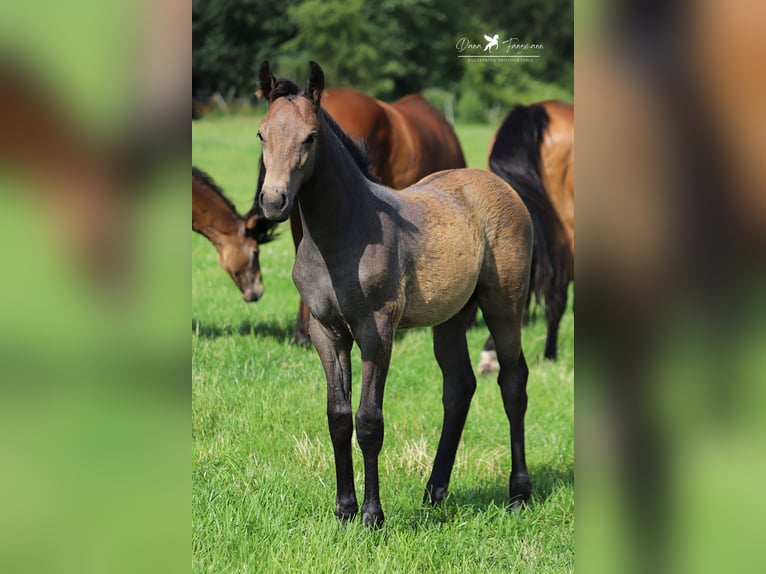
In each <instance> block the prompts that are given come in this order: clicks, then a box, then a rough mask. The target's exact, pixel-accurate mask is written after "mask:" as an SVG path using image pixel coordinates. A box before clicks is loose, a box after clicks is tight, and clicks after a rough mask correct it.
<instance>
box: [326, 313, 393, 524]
mask: <svg viewBox="0 0 766 574" xmlns="http://www.w3.org/2000/svg"><path fill="white" fill-rule="evenodd" d="M311 335H312V336H311V340H312V342H313V343H314V346H315V347H316V350H317V353H318V354H319V358H320V360H321V361H322V366H323V367H324V370H325V375H326V376H327V422H328V425H329V427H330V438H331V439H332V446H333V451H334V453H335V479H336V486H337V490H336V497H335V515H336V516H337V517H338V518H340V519H341V520H343V521H345V520H350V519H351V518H353V517H354V516H356V514H357V512H358V511H359V505H358V504H357V500H356V491H355V489H354V471H353V465H352V460H351V435H352V433H353V418H352V414H351V360H350V352H351V346H352V344H353V339H352V337H351V334H350V333H348V332H347V331H345V330H343V331H339V330H334V329H329V328H327V327H325V326H324V325H322V324H321V323H319V322H318V321H317V320H316V319H314V318H312V319H311ZM355 335H356V339H357V342H358V344H359V348H360V350H361V351H362V390H361V396H360V400H359V408H358V409H357V412H356V436H357V441H358V442H359V447H360V449H361V450H362V456H363V457H364V502H363V504H362V521H363V523H364V525H365V526H369V527H373V528H374V527H378V526H381V525H382V524H383V510H382V509H381V505H380V485H379V480H378V455H379V454H380V449H381V447H382V446H383V389H384V386H385V382H386V374H387V373H388V365H389V362H390V360H391V345H392V342H393V325H392V324H391V322H390V320H389V321H387V320H385V319H383V318H380V317H377V318H376V317H372V318H370V319H369V320H368V321H366V322H365V324H364V325H361V326H359V327H358V329H356V331H355Z"/></svg>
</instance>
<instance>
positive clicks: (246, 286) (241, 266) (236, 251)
mask: <svg viewBox="0 0 766 574" xmlns="http://www.w3.org/2000/svg"><path fill="white" fill-rule="evenodd" d="M258 223H259V221H258V216H257V215H249V216H247V217H246V218H242V219H240V220H239V221H238V225H239V229H238V230H237V235H236V237H229V238H228V239H229V240H228V241H226V242H224V243H223V244H222V246H221V249H220V250H219V251H218V263H220V265H221V267H222V268H223V269H224V271H226V272H227V273H228V274H229V276H230V277H231V278H232V279H233V280H234V283H236V284H237V287H239V290H240V291H241V292H242V298H243V299H244V300H245V301H247V302H248V303H251V302H253V301H257V300H258V299H260V298H261V296H262V295H263V278H262V277H261V266H260V263H259V261H258V246H259V243H258V236H257V235H258V233H257V231H256V228H257V227H258Z"/></svg>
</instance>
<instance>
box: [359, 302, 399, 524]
mask: <svg viewBox="0 0 766 574" xmlns="http://www.w3.org/2000/svg"><path fill="white" fill-rule="evenodd" d="M354 335H355V338H356V341H357V343H358V344H359V349H360V351H361V352H362V392H361V397H360V399H359V408H358V409H357V411H356V438H357V441H358V442H359V448H360V449H361V450H362V456H363V458H364V503H363V504H362V522H363V523H364V525H365V526H368V527H370V528H377V527H380V526H381V525H382V524H383V509H382V508H381V505H380V483H379V479H378V455H379V454H380V449H381V447H382V446H383V391H384V388H385V383H386V375H387V374H388V366H389V363H390V361H391V347H392V344H393V335H394V326H393V321H392V320H391V319H390V318H389V317H387V316H385V315H384V314H383V313H381V314H378V315H374V316H373V317H371V318H370V319H369V320H367V321H364V323H363V324H361V325H359V326H358V327H357V329H355V333H354Z"/></svg>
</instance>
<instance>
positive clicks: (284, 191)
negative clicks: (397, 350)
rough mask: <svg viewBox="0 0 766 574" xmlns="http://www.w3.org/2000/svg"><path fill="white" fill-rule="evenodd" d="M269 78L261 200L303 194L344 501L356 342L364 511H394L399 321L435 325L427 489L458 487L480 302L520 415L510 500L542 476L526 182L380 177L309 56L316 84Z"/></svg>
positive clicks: (301, 280) (308, 272) (459, 175)
mask: <svg viewBox="0 0 766 574" xmlns="http://www.w3.org/2000/svg"><path fill="white" fill-rule="evenodd" d="M259 90H260V92H261V93H262V94H263V95H264V96H265V97H266V98H267V100H268V101H269V110H268V112H267V113H266V115H265V116H264V118H263V120H262V122H261V125H260V129H259V131H258V138H259V139H260V140H261V141H262V145H263V154H262V160H263V163H264V165H265V168H266V169H265V177H264V181H263V182H262V183H263V185H262V187H261V190H260V192H259V194H258V197H257V201H258V204H259V205H260V206H261V208H262V210H263V213H264V215H265V216H266V217H268V218H269V219H272V220H274V221H284V220H286V219H287V218H288V217H289V216H290V213H291V211H292V209H293V205H294V203H295V202H296V199H297V204H298V205H299V206H300V214H301V222H302V226H303V232H304V236H303V240H302V241H301V243H300V245H299V247H298V253H297V255H296V260H295V266H294V267H293V281H294V282H295V285H296V286H297V288H298V291H299V292H300V294H301V296H302V297H303V300H304V301H305V303H306V305H307V307H308V308H309V310H310V311H311V340H312V343H313V344H314V347H315V348H316V350H317V353H318V354H319V358H320V360H321V363H322V366H323V368H324V370H325V374H326V377H327V416H328V423H329V428H330V437H331V440H332V443H333V450H334V454H335V472H336V486H337V490H336V504H335V514H336V515H337V516H338V518H340V519H341V520H349V519H351V518H353V517H354V516H355V515H356V514H357V512H358V509H359V507H358V504H357V498H356V490H355V488H354V472H353V468H352V456H351V436H352V432H353V422H354V421H353V417H352V408H351V357H350V353H351V347H352V345H353V343H354V341H356V343H357V344H358V345H359V348H360V351H361V356H362V388H361V392H360V393H359V396H360V401H359V408H358V409H357V412H356V417H355V418H356V435H357V441H358V443H359V446H360V448H361V451H362V455H363V458H364V475H365V480H364V483H365V487H364V502H363V504H362V521H363V523H364V524H365V525H366V526H369V527H375V526H379V525H381V524H382V522H383V510H382V508H381V504H380V492H379V482H378V455H379V453H380V450H381V447H382V444H383V391H384V387H385V382H386V375H387V373H388V367H389V363H390V360H391V348H392V344H393V340H394V333H395V331H396V329H398V328H408V327H418V326H433V339H434V354H435V357H436V361H437V363H438V364H439V367H440V368H441V371H442V374H443V379H444V382H443V405H444V421H443V427H442V432H441V438H440V439H439V446H438V449H437V452H436V457H435V460H434V465H433V470H432V472H431V476H430V478H429V479H428V482H427V485H426V489H425V496H424V501H426V502H430V503H434V504H435V503H438V502H440V501H442V500H443V499H444V497H445V495H446V492H447V486H448V483H449V479H450V475H451V473H452V467H453V465H454V462H455V454H456V451H457V447H458V443H459V441H460V436H461V434H462V431H463V427H464V425H465V420H466V415H467V414H468V408H469V406H470V402H471V397H472V396H473V393H474V390H475V388H476V378H475V376H474V374H473V369H472V367H471V360H470V357H469V353H468V347H467V342H466V328H467V326H468V322H469V321H470V319H471V317H472V313H473V310H474V308H475V305H476V304H478V306H479V307H480V308H481V309H482V311H483V313H484V318H485V320H486V322H487V325H488V327H489V329H490V332H491V333H492V335H493V337H494V339H495V343H496V348H497V355H498V360H499V362H500V373H499V375H498V383H499V385H500V388H501V391H502V392H501V395H502V399H503V404H504V407H505V412H506V414H507V416H508V419H509V422H510V428H511V461H512V465H511V473H510V481H509V494H510V498H511V507H512V508H517V507H519V506H520V505H522V504H523V503H524V502H525V501H526V500H528V498H529V496H530V494H531V491H532V485H531V482H530V480H529V473H528V470H527V465H526V461H525V454H524V413H525V412H526V407H527V394H526V384H527V376H528V369H527V364H526V361H525V359H524V353H523V351H522V348H521V318H522V315H523V311H524V305H525V301H526V298H527V291H528V289H529V274H530V266H531V259H532V222H531V219H530V216H529V213H528V212H527V209H526V208H525V206H524V203H523V202H522V200H521V198H520V197H519V196H518V194H517V193H516V192H515V191H514V190H513V189H512V188H511V187H510V186H509V185H508V184H507V183H505V182H504V181H503V180H502V179H500V178H499V177H497V176H495V175H493V174H491V173H489V172H488V171H485V170H477V169H456V170H446V171H440V172H437V173H435V174H432V175H430V176H427V177H425V178H424V179H422V180H420V181H419V182H418V183H416V184H415V185H412V186H410V187H408V188H406V189H404V190H402V191H395V190H393V189H391V188H388V187H385V186H383V185H380V184H379V183H377V182H376V181H375V180H374V178H372V177H371V176H370V175H369V172H368V171H367V169H366V166H367V160H366V158H364V157H363V154H362V153H360V151H359V150H358V149H357V148H356V146H355V145H354V143H353V142H352V140H351V139H350V138H349V137H348V136H347V135H346V134H345V133H344V132H343V130H341V129H340V127H339V126H338V125H337V124H336V123H335V121H334V120H333V119H332V117H331V116H330V115H329V114H328V113H327V112H326V111H325V110H324V109H323V108H322V107H320V97H321V94H322V92H323V90H324V73H323V72H322V70H321V68H320V67H319V65H317V64H316V63H315V62H311V63H310V64H309V78H308V85H307V89H306V91H305V92H300V91H299V89H298V87H297V86H296V85H295V84H294V83H293V82H291V81H289V80H283V79H280V80H277V79H276V78H275V77H274V76H273V75H272V73H271V69H270V67H269V64H268V62H264V63H263V64H262V66H261V69H260V74H259Z"/></svg>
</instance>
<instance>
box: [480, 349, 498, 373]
mask: <svg viewBox="0 0 766 574" xmlns="http://www.w3.org/2000/svg"><path fill="white" fill-rule="evenodd" d="M476 370H477V371H478V372H479V374H480V375H491V374H492V373H496V372H498V371H499V370H500V363H498V362H497V353H496V352H495V351H482V352H481V360H480V361H479V365H478V366H477V367H476Z"/></svg>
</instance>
